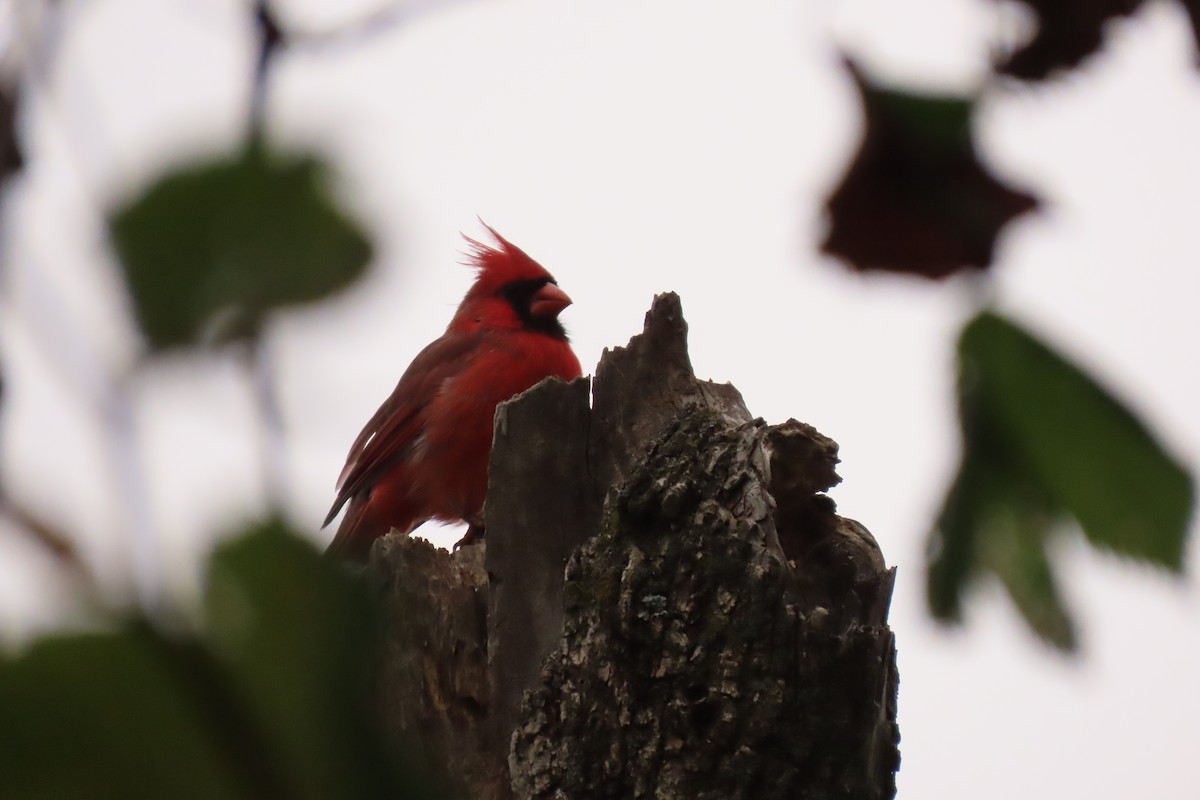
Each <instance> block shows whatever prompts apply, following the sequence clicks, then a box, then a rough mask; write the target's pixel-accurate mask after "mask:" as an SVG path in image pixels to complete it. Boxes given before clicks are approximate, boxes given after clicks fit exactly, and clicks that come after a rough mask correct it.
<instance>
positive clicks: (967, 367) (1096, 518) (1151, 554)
mask: <svg viewBox="0 0 1200 800" xmlns="http://www.w3.org/2000/svg"><path fill="white" fill-rule="evenodd" d="M959 414H960V420H961V424H962V432H963V460H962V464H961V466H960V467H959V472H958V475H957V476H956V478H955V480H954V483H953V485H952V487H951V489H950V492H949V493H948V495H947V498H946V502H945V505H944V507H943V509H942V513H941V515H940V517H939V519H938V523H937V526H936V528H935V530H934V531H933V533H932V534H931V537H930V544H929V549H928V554H927V566H928V583H927V589H928V600H929V606H930V610H931V611H932V613H933V614H934V616H935V617H937V618H939V619H942V620H946V621H958V620H959V619H960V618H961V614H962V609H961V603H962V595H963V593H964V592H965V589H966V587H967V586H968V585H969V584H970V583H971V582H972V581H973V580H975V579H976V578H977V577H978V576H979V575H981V574H984V573H990V574H993V575H995V576H996V577H998V578H999V579H1000V580H1001V582H1002V583H1003V584H1004V586H1005V588H1006V589H1007V591H1008V593H1009V595H1010V596H1011V597H1012V599H1013V601H1014V603H1015V604H1016V605H1017V607H1018V609H1019V610H1020V611H1021V613H1022V614H1023V615H1024V617H1025V619H1026V620H1027V621H1028V623H1029V624H1030V627H1031V628H1033V630H1034V631H1035V632H1036V633H1038V635H1040V636H1041V637H1043V638H1044V639H1046V640H1047V641H1049V642H1051V643H1053V644H1055V645H1056V646H1058V647H1061V648H1063V649H1068V650H1070V649H1073V648H1074V647H1075V633H1074V626H1073V625H1072V622H1071V619H1070V616H1069V615H1068V613H1067V612H1066V609H1065V608H1064V607H1063V603H1062V600H1061V598H1060V597H1059V592H1058V588H1057V584H1056V581H1055V578H1054V571H1053V568H1052V565H1051V563H1050V561H1049V559H1048V557H1047V552H1046V543H1047V541H1048V540H1049V539H1050V537H1051V536H1052V535H1053V534H1054V533H1055V532H1056V531H1058V530H1059V529H1061V528H1062V526H1063V523H1064V522H1065V521H1067V520H1068V519H1070V518H1074V519H1075V520H1076V521H1077V522H1079V524H1080V526H1081V527H1082V529H1083V531H1084V533H1085V534H1086V536H1087V537H1088V539H1089V541H1091V542H1092V543H1093V544H1096V545H1099V546H1102V547H1105V548H1107V549H1110V550H1113V551H1115V552H1118V553H1122V554H1124V555H1127V556H1131V557H1135V558H1139V559H1142V560H1145V561H1149V562H1151V563H1154V564H1159V565H1161V566H1165V567H1167V568H1169V569H1171V570H1174V571H1177V572H1178V571H1180V570H1181V569H1182V553H1183V545H1184V536H1185V534H1186V531H1187V523H1188V519H1189V517H1190V515H1191V506H1192V501H1193V494H1194V492H1193V488H1192V482H1191V478H1190V477H1189V476H1188V474H1187V473H1186V472H1185V471H1184V469H1183V468H1182V467H1181V466H1180V465H1179V464H1178V463H1177V462H1176V461H1175V460H1174V459H1172V458H1171V457H1170V456H1169V455H1168V454H1167V453H1166V451H1165V450H1164V449H1163V447H1162V446H1161V445H1159V444H1158V443H1157V442H1156V441H1155V440H1154V438H1153V436H1152V435H1151V434H1150V433H1149V432H1148V431H1147V429H1146V427H1145V426H1144V425H1143V424H1142V423H1141V422H1140V421H1138V419H1137V418H1136V417H1135V416H1134V415H1133V414H1132V413H1131V412H1129V411H1128V410H1127V409H1125V408H1124V407H1123V406H1121V405H1120V404H1119V403H1118V402H1117V401H1116V400H1114V399H1113V398H1112V397H1111V396H1110V395H1109V394H1108V393H1107V392H1105V391H1104V390H1103V389H1102V388H1101V387H1100V386H1098V385H1097V384H1096V383H1095V381H1093V380H1091V379H1090V378H1088V377H1087V376H1086V375H1085V374H1083V372H1081V371H1080V370H1079V369H1078V368H1077V367H1075V366H1074V365H1072V364H1070V363H1068V362H1067V361H1066V360H1065V359H1063V358H1062V357H1061V356H1058V355H1056V354H1055V353H1053V352H1052V351H1051V350H1050V349H1049V348H1047V347H1046V346H1045V345H1043V344H1041V343H1040V342H1038V341H1037V340H1035V339H1034V338H1033V337H1032V336H1030V335H1029V334H1028V333H1025V332H1024V331H1022V330H1020V329H1019V328H1017V327H1016V326H1015V325H1013V324H1012V323H1011V322H1008V321H1007V320H1004V319H1002V318H1001V317H999V316H997V315H995V314H992V313H983V314H980V315H979V316H977V317H976V318H975V319H974V320H973V321H972V322H971V323H969V324H968V325H967V327H966V328H965V329H964V331H963V334H962V337H961V339H960V341H959Z"/></svg>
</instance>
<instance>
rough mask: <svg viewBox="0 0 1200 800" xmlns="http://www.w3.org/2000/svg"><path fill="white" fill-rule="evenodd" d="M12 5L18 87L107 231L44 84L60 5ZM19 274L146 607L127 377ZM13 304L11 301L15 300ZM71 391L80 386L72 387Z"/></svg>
mask: <svg viewBox="0 0 1200 800" xmlns="http://www.w3.org/2000/svg"><path fill="white" fill-rule="evenodd" d="M17 8H18V12H17V13H18V15H19V19H18V20H17V27H18V35H19V36H20V37H22V39H23V44H24V48H23V49H24V52H25V63H24V64H23V70H24V73H25V78H26V80H25V84H24V85H25V87H26V90H27V91H30V92H37V94H38V96H39V100H40V103H39V106H40V108H41V109H42V114H43V116H44V118H45V119H46V120H47V121H48V122H49V123H50V124H51V125H52V126H54V127H56V128H58V129H59V130H60V131H61V132H62V136H63V141H64V142H65V143H66V144H67V145H68V147H65V148H64V151H65V153H66V158H67V159H68V164H69V166H71V167H73V168H74V172H75V176H76V182H77V184H78V189H79V191H80V192H81V193H82V194H83V195H84V197H85V200H86V203H85V205H86V207H87V208H89V209H91V211H92V213H93V215H94V223H95V225H96V227H97V228H98V229H99V230H101V231H106V230H107V224H106V222H105V217H104V211H103V206H102V204H101V203H100V201H99V200H98V199H97V198H96V196H95V194H94V192H93V190H92V187H91V185H90V183H89V182H88V180H87V179H86V177H85V174H84V172H83V170H82V169H80V168H79V164H78V161H77V160H76V158H75V152H76V151H75V149H74V148H73V147H70V146H69V145H70V144H71V143H72V141H73V139H72V137H71V136H70V135H69V134H70V131H69V129H68V126H66V125H65V124H64V123H63V122H62V120H61V116H60V115H59V114H58V113H57V106H56V103H55V97H54V93H53V92H52V91H51V89H50V82H49V71H50V65H51V63H52V62H53V57H54V50H55V49H56V46H57V43H58V41H59V40H60V39H61V38H62V37H61V27H62V15H63V14H64V13H66V9H65V8H64V7H63V6H61V5H55V4H41V6H39V7H34V5H33V4H28V3H23V4H18V6H17ZM104 241H107V240H104ZM25 272H26V273H28V274H27V275H25V276H24V277H26V278H27V279H28V280H29V281H30V283H31V285H33V286H34V287H35V289H36V290H37V292H38V293H37V295H36V307H37V309H38V311H37V312H35V313H29V314H24V315H23V317H24V319H25V321H26V323H27V324H26V329H27V330H28V331H29V333H30V334H31V339H33V340H34V341H35V342H36V343H37V344H38V345H40V346H41V348H42V350H43V352H44V354H45V355H46V358H45V362H46V363H47V364H48V365H49V366H50V367H51V369H52V370H53V371H55V372H56V373H58V374H59V376H60V377H62V378H63V379H64V382H65V383H66V385H67V394H68V395H70V396H72V397H79V396H83V397H85V398H87V400H88V401H89V402H87V403H86V406H87V408H88V409H89V410H90V411H91V412H92V413H93V414H94V415H95V416H96V418H97V419H98V420H99V421H100V423H101V424H100V426H99V427H100V429H101V433H102V436H103V438H104V441H105V445H106V447H105V449H106V451H107V456H108V460H109V463H110V465H111V467H112V474H113V480H114V482H115V490H116V494H117V497H118V500H119V505H120V507H121V509H122V510H123V512H124V514H125V522H126V525H125V527H126V530H127V532H128V537H129V548H130V551H131V558H132V561H133V567H134V576H135V582H136V588H137V592H138V596H139V598H140V599H141V601H142V602H143V604H145V606H146V607H147V608H148V609H149V608H152V607H153V606H154V605H155V604H156V603H157V602H159V600H160V599H161V596H162V591H161V589H162V567H161V563H160V559H159V553H158V543H157V537H156V534H155V531H154V528H153V522H152V517H151V514H150V508H149V495H148V490H147V487H146V479H145V472H144V469H143V467H142V464H141V459H140V457H139V455H138V446H137V441H136V436H135V426H134V411H133V398H132V396H131V394H130V386H129V380H128V376H125V378H124V379H120V378H118V377H117V374H116V372H117V371H116V369H115V368H114V367H113V366H111V365H109V366H107V367H106V366H103V365H102V364H103V362H102V359H100V357H99V355H98V353H96V352H95V351H94V350H92V349H90V348H88V346H87V344H86V343H87V342H88V341H89V338H88V337H87V336H86V334H85V332H83V331H81V330H79V329H78V328H77V327H75V326H73V324H72V317H71V315H70V314H68V313H66V312H65V310H64V309H63V308H62V304H61V303H59V302H58V299H57V296H56V293H55V291H54V290H53V289H52V288H50V287H49V286H48V285H47V284H46V283H44V282H39V281H40V276H38V275H37V274H36V273H37V272H38V271H37V270H33V269H28V270H25ZM13 305H16V303H15V301H14V302H13ZM77 389H81V390H82V391H81V392H77V391H76V390H77Z"/></svg>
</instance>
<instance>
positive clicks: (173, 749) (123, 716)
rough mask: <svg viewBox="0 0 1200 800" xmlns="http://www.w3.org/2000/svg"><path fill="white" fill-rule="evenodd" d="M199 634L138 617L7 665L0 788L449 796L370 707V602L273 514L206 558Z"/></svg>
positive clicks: (8, 794) (1, 700)
mask: <svg viewBox="0 0 1200 800" xmlns="http://www.w3.org/2000/svg"><path fill="white" fill-rule="evenodd" d="M206 605H207V612H208V613H207V620H206V627H205V633H204V635H203V636H201V637H199V638H196V637H191V636H183V635H169V634H166V633H162V632H160V631H158V630H156V629H155V628H153V627H152V626H150V625H149V624H147V623H146V622H144V621H139V620H133V621H131V622H127V623H123V624H122V625H120V626H119V627H118V628H117V629H116V630H114V631H112V632H108V633H96V634H87V635H75V636H60V637H54V638H49V639H46V640H43V641H41V642H39V643H37V644H35V645H34V646H33V647H32V648H31V649H30V650H29V651H28V652H26V653H24V654H22V655H20V656H18V657H16V658H15V659H12V660H10V661H7V662H0V708H2V709H3V713H0V797H4V798H5V800H9V799H10V798H12V799H14V800H26V799H27V798H47V799H49V798H54V799H55V800H58V799H59V798H64V799H66V800H70V799H71V798H88V799H89V800H91V799H92V798H100V799H102V800H103V799H105V798H114V800H115V799H116V798H122V799H123V798H129V797H170V798H185V799H186V798H247V799H248V800H249V799H250V798H254V799H255V800H258V799H259V798H267V799H270V798H278V800H284V799H285V798H286V799H287V800H304V799H305V798H312V800H316V799H317V798H327V797H338V798H362V799H363V800H367V798H372V799H373V798H379V797H405V798H418V799H419V798H431V799H432V798H437V799H438V800H441V799H442V798H449V797H453V796H455V795H454V794H453V793H452V792H450V791H448V790H447V788H446V786H444V785H441V784H437V783H434V782H433V781H431V780H430V779H429V778H427V777H425V776H426V775H427V774H428V773H427V772H426V771H425V770H417V769H413V767H412V766H408V765H406V764H405V763H402V761H401V760H400V759H401V756H400V755H398V754H397V753H396V752H395V750H394V748H392V747H391V746H389V743H388V742H387V741H386V740H385V738H384V736H383V734H382V732H381V730H382V729H381V726H380V724H379V721H378V720H377V719H376V718H375V715H374V713H373V711H372V709H371V708H370V705H369V698H370V693H371V686H370V678H371V674H370V665H371V664H372V658H373V656H374V646H375V638H374V633H375V619H374V613H373V610H372V606H373V604H372V603H371V602H370V600H369V596H368V595H367V594H366V590H365V588H364V587H363V586H362V585H360V582H358V581H356V580H354V579H353V578H352V577H351V576H350V575H348V574H347V573H345V572H343V571H342V570H340V569H339V568H338V567H337V565H336V564H333V563H332V562H330V561H329V560H327V559H323V558H322V557H321V556H320V555H319V554H318V553H317V552H316V551H315V550H314V549H313V548H312V547H311V546H310V545H309V544H307V543H305V542H303V541H301V540H300V539H299V538H297V537H295V536H294V535H292V534H291V533H290V532H289V531H288V530H287V529H286V528H285V526H283V525H282V524H280V523H278V522H269V523H265V524H263V525H261V526H258V527H257V528H255V529H253V530H251V531H249V532H248V533H247V534H246V535H245V536H243V537H242V538H240V539H238V540H237V541H234V542H232V543H230V544H227V545H225V546H224V547H222V548H221V549H220V550H219V551H218V553H217V554H216V555H215V556H214V558H213V560H212V562H211V565H210V578H209V588H208V591H207V595H206Z"/></svg>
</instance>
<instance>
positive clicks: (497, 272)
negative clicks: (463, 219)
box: [463, 220, 554, 295]
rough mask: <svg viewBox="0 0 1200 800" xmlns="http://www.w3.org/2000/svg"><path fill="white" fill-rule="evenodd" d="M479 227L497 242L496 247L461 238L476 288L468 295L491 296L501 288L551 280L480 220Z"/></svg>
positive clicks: (540, 268) (547, 273) (523, 253)
mask: <svg viewBox="0 0 1200 800" xmlns="http://www.w3.org/2000/svg"><path fill="white" fill-rule="evenodd" d="M480 224H481V225H483V227H484V228H487V231H488V233H490V234H491V235H492V238H494V239H495V240H496V246H494V247H493V246H492V245H489V244H485V243H483V242H481V241H478V240H477V239H472V238H471V237H470V236H467V235H465V234H464V235H463V238H464V239H466V240H467V244H469V245H470V251H469V252H468V253H467V266H469V267H472V268H473V269H475V271H476V275H475V285H474V286H472V287H471V291H470V294H472V295H480V294H484V295H487V294H493V293H495V292H496V291H498V290H499V289H500V288H501V287H503V286H505V285H507V284H510V283H514V282H517V281H530V280H543V279H544V280H550V281H553V280H554V277H553V276H552V275H551V274H550V273H549V272H548V271H546V268H545V267H543V266H542V265H541V264H539V263H538V262H536V261H534V260H533V259H532V258H530V257H529V255H528V254H526V252H525V251H524V250H522V249H521V248H519V247H517V246H516V245H515V244H513V243H512V242H510V241H508V240H507V239H505V238H504V237H503V236H501V235H500V234H499V233H497V232H496V229H495V228H493V227H492V226H490V225H488V224H487V223H486V222H484V221H483V220H480Z"/></svg>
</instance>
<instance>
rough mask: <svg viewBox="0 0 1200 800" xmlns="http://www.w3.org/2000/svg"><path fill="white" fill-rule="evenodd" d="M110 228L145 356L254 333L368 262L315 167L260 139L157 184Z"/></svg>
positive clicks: (367, 250)
mask: <svg viewBox="0 0 1200 800" xmlns="http://www.w3.org/2000/svg"><path fill="white" fill-rule="evenodd" d="M110 227H111V231H112V236H113V242H114V245H115V247H116V251H117V254H118V256H119V257H120V260H121V265H122V267H123V269H124V275H125V280H126V283H127V285H128V287H129V291H130V294H131V296H132V298H133V305H134V310H135V313H136V316H137V320H138V323H139V325H140V327H141V329H142V332H143V334H144V335H145V337H146V340H147V342H148V343H149V346H150V348H151V350H153V351H157V350H162V349H165V348H171V347H179V346H184V345H192V344H213V343H224V342H228V341H238V340H245V339H250V338H253V337H254V336H256V335H257V333H258V331H259V330H260V329H261V327H262V324H263V320H264V318H265V316H266V315H267V314H268V313H269V312H270V311H272V310H274V309H277V308H280V307H282V306H287V305H292V304H297V303H305V302H311V301H314V300H318V299H320V298H322V297H325V296H327V295H329V294H331V293H333V292H335V291H337V290H338V289H341V288H343V287H345V286H347V285H348V284H350V283H351V282H352V281H354V280H355V279H357V278H358V277H359V276H360V275H361V274H362V272H363V270H364V269H365V267H366V264H367V262H368V261H369V259H370V257H371V245H370V242H369V241H368V239H367V238H366V236H365V235H364V234H363V232H362V231H361V230H360V229H359V227H358V226H357V225H356V224H355V223H353V222H352V221H351V220H350V219H349V218H348V217H346V216H345V215H344V214H343V213H342V212H341V211H339V210H338V208H337V206H336V205H335V204H334V203H333V201H332V200H331V198H330V196H329V194H328V192H327V190H326V187H325V182H324V175H323V171H322V169H321V166H320V165H319V164H318V163H317V162H316V161H315V160H313V159H311V158H296V157H290V156H283V155H280V154H277V153H273V152H270V151H269V150H268V149H267V148H266V146H265V145H264V144H262V143H261V142H255V143H251V144H250V145H249V146H247V147H246V148H245V149H244V150H243V151H241V152H240V153H238V154H236V155H235V156H233V157H231V158H222V159H216V160H213V161H209V162H205V163H200V164H196V165H193V166H190V167H187V168H184V169H182V170H179V171H177V172H174V173H172V174H169V175H167V176H165V177H163V178H162V179H160V180H159V181H158V182H157V183H155V184H154V185H152V186H151V187H150V188H149V189H147V190H146V192H145V193H144V194H142V195H141V196H140V197H138V198H136V199H135V200H133V201H132V202H131V203H130V204H129V205H127V206H125V207H123V208H121V209H119V210H118V211H116V212H115V213H114V214H113V216H112V218H111V220H110Z"/></svg>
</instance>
